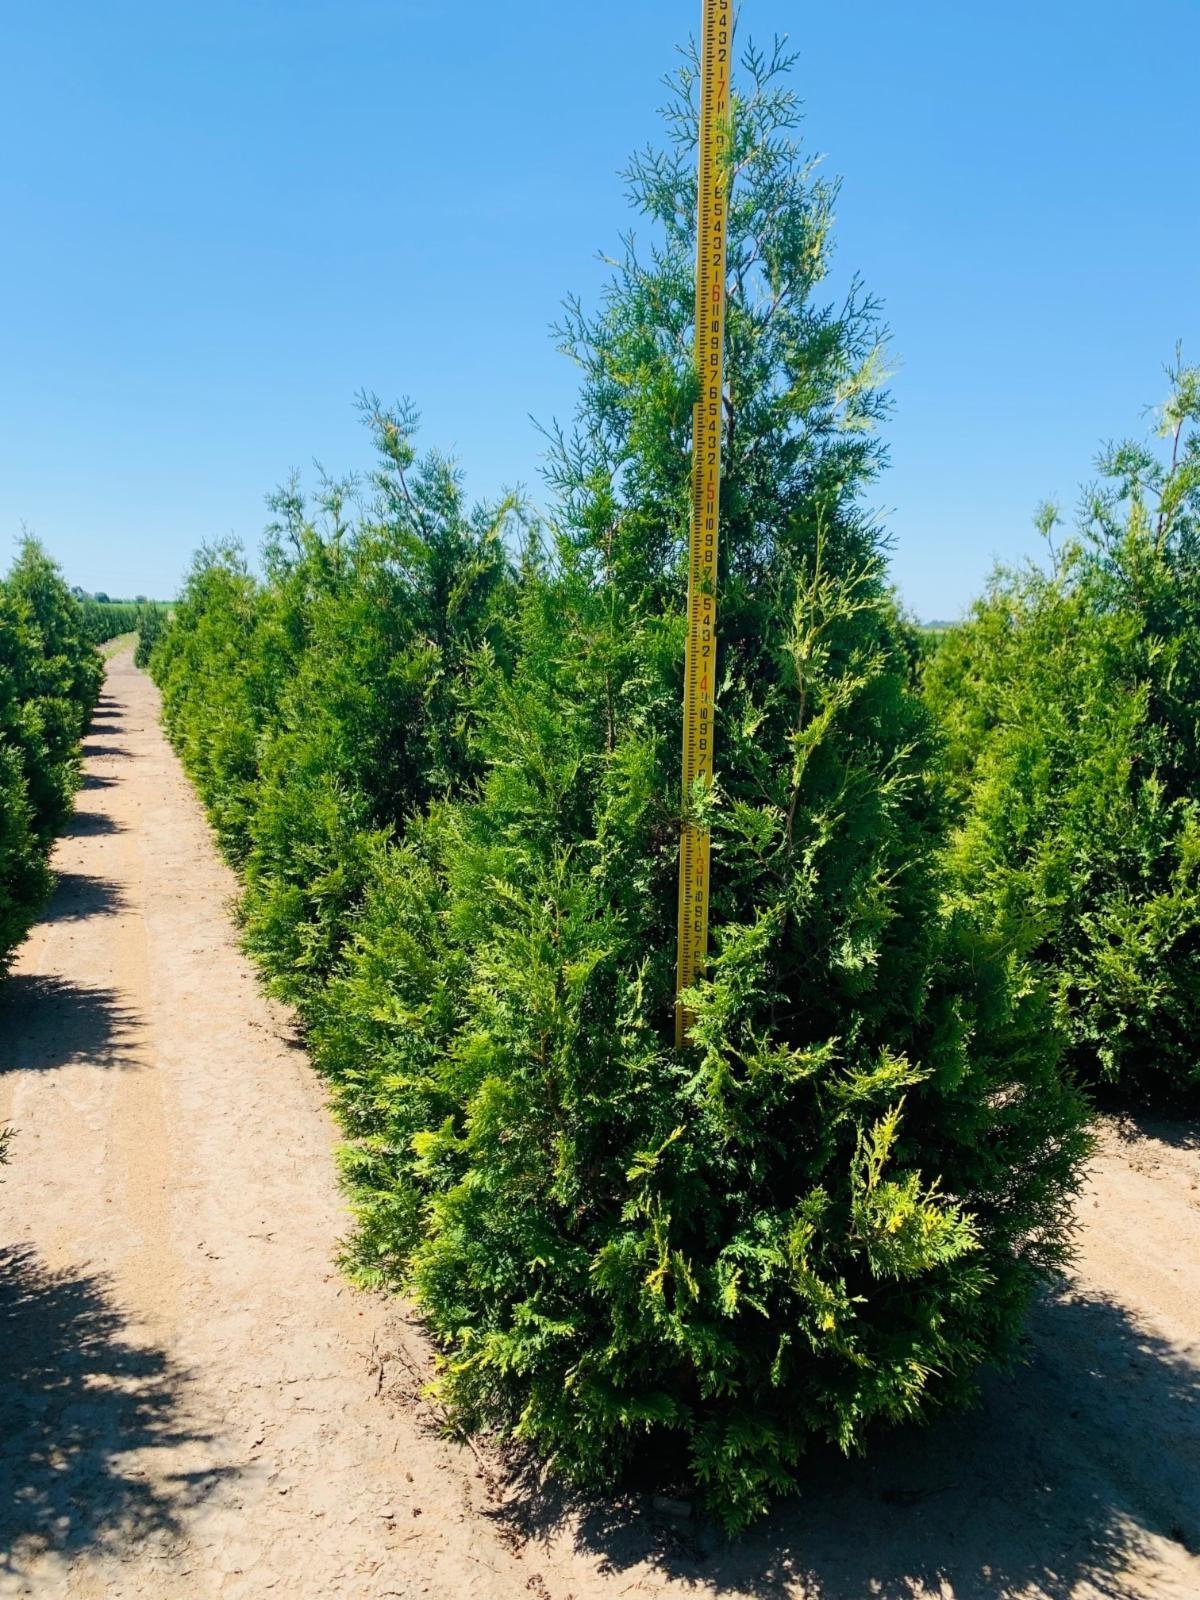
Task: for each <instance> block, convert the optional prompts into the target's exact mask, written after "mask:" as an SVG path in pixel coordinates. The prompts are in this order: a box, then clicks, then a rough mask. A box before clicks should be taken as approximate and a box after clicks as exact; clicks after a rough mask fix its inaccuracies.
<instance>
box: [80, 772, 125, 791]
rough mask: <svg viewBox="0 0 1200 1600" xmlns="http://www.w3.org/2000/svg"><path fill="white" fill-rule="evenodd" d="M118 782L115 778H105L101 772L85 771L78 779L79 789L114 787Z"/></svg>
mask: <svg viewBox="0 0 1200 1600" xmlns="http://www.w3.org/2000/svg"><path fill="white" fill-rule="evenodd" d="M117 783H118V779H116V778H106V777H105V776H104V774H103V773H101V772H85V773H84V775H83V777H82V778H81V779H80V780H79V787H80V788H81V789H115V788H116V786H117Z"/></svg>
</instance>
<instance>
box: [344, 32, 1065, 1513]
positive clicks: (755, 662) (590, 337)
mask: <svg viewBox="0 0 1200 1600" xmlns="http://www.w3.org/2000/svg"><path fill="white" fill-rule="evenodd" d="M787 65H788V63H787V61H786V60H785V59H784V58H781V57H780V56H779V55H778V54H776V55H774V56H771V57H763V56H760V55H758V54H756V53H755V52H754V51H753V50H751V51H748V52H747V53H746V55H745V57H744V61H743V72H742V81H741V88H740V92H739V94H738V96H737V98H736V100H735V114H734V129H733V137H732V147H731V154H730V173H731V177H732V183H733V191H732V207H731V227H730V254H729V287H730V315H729V347H728V405H727V472H726V479H725V483H724V486H723V491H722V492H723V514H724V521H723V539H724V546H723V569H722V576H721V593H720V635H721V652H722V654H721V664H720V671H719V674H718V676H719V680H720V697H719V708H718V751H719V754H718V768H719V783H718V787H717V790H716V791H715V793H714V794H713V795H712V796H711V798H710V799H709V800H708V801H707V802H706V803H705V804H704V814H705V816H706V818H707V820H708V821H709V823H710V824H711V827H712V830H713V840H714V868H713V906H712V923H713V929H714V935H715V956H714V959H713V962H712V965H711V969H710V972H709V974H708V977H707V978H706V980H705V981H704V982H703V983H701V984H700V985H699V986H698V987H697V989H696V990H695V991H694V993H692V994H691V996H690V1000H691V1004H692V1005H693V1007H694V1010H695V1019H696V1020H695V1025H694V1027H693V1029H692V1032H691V1037H690V1039H689V1041H688V1044H687V1046H686V1048H685V1049H683V1050H682V1051H678V1052H677V1051H676V1050H675V1049H674V1047H673V978H674V972H673V968H674V940H675V911H676V900H675V895H676V871H677V862H678V853H679V831H680V821H681V816H682V813H683V809H684V806H685V804H687V805H692V804H695V803H696V797H694V796H688V797H684V796H681V794H680V785H679V777H678V766H679V746H680V723H681V714H680V700H681V688H682V662H683V641H684V604H685V570H684V551H685V544H686V537H687V522H688V477H689V443H690V439H689V434H690V409H691V404H692V399H693V396H694V393H695V378H694V372H693V369H692V365H691V361H690V353H689V352H690V332H691V329H690V318H691V306H692V270H693V268H692V259H693V249H694V228H695V205H696V192H695V181H694V176H693V169H694V163H695V95H696V74H695V69H694V66H688V67H685V69H684V70H683V71H682V73H681V74H680V77H679V79H678V82H677V83H676V84H675V98H674V101H673V105H672V108H671V110H670V112H669V126H670V132H671V136H672V137H671V142H670V145H669V147H668V149H667V151H666V152H665V153H662V154H656V153H652V154H647V155H643V156H640V157H639V158H637V159H636V160H635V162H634V163H633V165H632V168H631V170H630V175H629V176H630V185H631V190H632V194H633V199H634V203H635V205H636V206H637V208H638V209H639V210H640V212H641V213H642V214H643V215H644V216H645V217H646V218H648V219H649V221H650V223H651V224H652V225H653V233H654V243H653V244H652V245H651V247H650V248H649V250H648V251H647V252H646V253H643V254H641V255H639V254H637V253H636V251H635V247H634V243H633V241H632V240H631V241H629V243H628V245H627V248H626V251H625V253H624V255H623V257H622V259H621V261H620V262H619V263H618V265H617V267H616V270H615V274H614V278H613V281H612V283H611V286H610V288H609V291H608V293H607V295H606V297H605V300H604V303H603V305H602V307H601V309H600V311H599V313H598V314H597V315H595V316H588V315H587V314H585V313H584V311H583V310H582V309H581V308H579V307H578V306H572V307H570V308H569V309H568V314H567V318H566V323H565V327H564V344H565V345H566V348H567V349H568V350H569V351H570V353H571V354H572V355H573V356H574V357H575V359H576V360H577V361H578V362H579V364H580V366H581V369H582V373H583V393H582V400H581V403H580V408H579V414H578V419H577V424H576V426H575V428H574V429H573V430H571V431H569V432H563V433H561V434H555V435H554V436H553V437H554V456H553V465H552V478H551V481H552V483H553V485H554V487H555V489H556V491H557V497H558V501H559V506H560V514H559V520H558V527H557V537H556V539H555V541H554V542H553V545H552V547H551V548H550V549H549V550H548V552H547V555H546V559H545V562H544V565H543V566H542V568H541V569H540V570H538V569H533V568H531V570H530V571H529V573H528V575H527V578H526V582H525V584H524V585H523V587H522V594H521V603H520V612H519V620H518V626H517V636H518V646H519V648H518V656H517V667H516V671H515V673H514V675H513V677H512V679H511V681H509V680H506V679H505V678H504V677H503V676H502V675H500V674H498V673H491V674H486V673H485V674H483V675H482V676H481V677H480V679H479V681H478V688H477V697H478V702H479V706H480V714H481V716H482V718H483V722H482V730H481V738H482V741H483V749H484V753H485V755H486V757H487V774H486V779H485V782H484V785H483V788H482V791H481V793H480V795H479V796H478V798H477V799H475V800H473V801H471V802H470V803H459V804H456V805H440V806H436V807H434V809H433V810H432V812H431V813H430V815H429V817H428V819H427V821H426V822H425V823H424V824H423V825H422V826H421V827H420V828H417V829H410V832H409V835H408V838H407V840H406V843H405V845H404V847H403V848H401V849H394V850H391V851H387V850H383V851H380V852H379V854H378V857H377V863H376V868H375V872H374V875H373V883H372V888H371V890H370V892H369V894H368V896H367V899H366V902H365V904H364V907H363V910H362V913H361V919H360V926H359V931H358V934H357V937H356V939H355V941H354V943H353V944H352V946H351V949H350V953H349V957H348V960H347V962H346V964H345V967H344V969H343V971H342V972H341V973H340V975H339V976H338V977H337V978H336V979H335V981H334V982H333V983H332V984H331V985H330V986H329V988H328V990H327V992H326V994H325V996H324V1000H323V1004H322V1007H321V1013H320V1016H319V1021H318V1027H317V1030H316V1042H317V1046H318V1050H319V1054H320V1059H321V1061H322V1063H323V1065H324V1066H325V1068H326V1070H327V1071H328V1072H329V1073H330V1075H331V1077H332V1078H333V1080H334V1083H335V1086H336V1095H337V1100H338V1105H339V1108H340V1112H341V1115H342V1117H343V1118H344V1120H345V1123H346V1126H347V1127H348V1129H349V1131H350V1133H351V1136H352V1137H351V1139H350V1141H349V1142H348V1145H347V1149H346V1153H345V1170H346V1173H347V1177H348V1181H349V1183H350V1186H351V1190H352V1193H353V1195H354V1199H355V1203H356V1206H357V1209H358V1214H359V1220H360V1233H359V1238H358V1242H357V1246H356V1260H357V1265H358V1270H359V1271H360V1272H362V1273H363V1274H364V1275H366V1276H368V1277H369V1278H372V1279H375V1280H377V1281H378V1280H384V1281H397V1282H402V1283H404V1284H406V1285H408V1286H410V1287H411V1288H413V1289H414V1290H415V1292H416V1294H417V1296H418V1297H419V1301H420V1304H421V1305H422V1307H423V1309H424V1311H425V1314H426V1315H427V1317H428V1318H429V1321H430V1323H431V1325H432V1327H433V1329H434V1330H435V1332H436V1334H437V1335H438V1337H439V1339H440V1340H441V1341H442V1345H443V1349H444V1362H443V1367H442V1383H443V1389H444V1395H445V1398H446V1400H447V1402H448V1403H449V1404H450V1405H452V1406H453V1407H454V1408H456V1410H457V1412H458V1414H459V1415H460V1416H461V1417H462V1418H463V1419H464V1420H465V1421H467V1422H478V1421H487V1422H491V1423H494V1424H498V1425H500V1426H502V1427H505V1428H509V1429H511V1430H513V1431H514V1432H515V1434H516V1435H517V1436H519V1437H520V1438H522V1439H524V1440H526V1441H528V1442H529V1443H530V1444H531V1445H533V1446H534V1447H535V1448H536V1449H537V1450H538V1451H540V1452H541V1453H542V1454H543V1455H545V1456H548V1457H549V1458H551V1459H552V1460H553V1461H554V1462H555V1463H556V1464H557V1465H558V1466H559V1467H560V1468H561V1469H563V1470H565V1471H566V1472H568V1473H569V1474H571V1475H572V1476H574V1477H577V1478H579V1479H581V1480H584V1481H588V1482H596V1481H605V1480H608V1479H611V1478H612V1477H613V1476H614V1475H615V1474H617V1473H619V1472H621V1471H622V1470H623V1469H624V1468H626V1467H627V1466H628V1465H629V1463H630V1462H631V1460H632V1459H633V1458H634V1456H635V1454H636V1455H637V1456H639V1457H640V1458H642V1459H645V1458H646V1456H647V1446H648V1445H649V1446H650V1447H651V1449H650V1452H649V1453H650V1455H653V1453H654V1451H655V1450H657V1449H659V1448H661V1450H662V1451H663V1452H664V1454H665V1457H666V1458H667V1459H670V1460H674V1461H675V1463H676V1465H677V1466H678V1464H679V1463H683V1468H684V1469H685V1470H686V1471H687V1472H688V1473H689V1474H690V1476H691V1477H692V1478H694V1480H696V1482H697V1483H698V1485H699V1487H700V1492H701V1493H702V1494H703V1495H704V1496H705V1498H706V1500H707V1502H708V1504H709V1505H710V1506H711V1507H712V1508H713V1509H714V1510H715V1511H716V1512H717V1513H718V1514H719V1515H721V1516H722V1517H723V1518H724V1519H725V1520H726V1522H727V1523H728V1524H729V1525H731V1526H737V1525H739V1524H741V1523H742V1522H744V1521H745V1520H746V1519H748V1518H749V1517H751V1516H752V1515H754V1514H755V1513H756V1512H758V1511H759V1510H760V1509H761V1508H762V1507H763V1506H764V1505H765V1504H766V1502H767V1501H768V1499H769V1497H770V1496H771V1495H772V1494H773V1493H775V1492H777V1491H781V1490H783V1489H785V1488H787V1486H788V1485H789V1484H790V1483H792V1482H793V1481H794V1478H793V1475H794V1470H795V1468H796V1465H797V1462H798V1460H799V1458H800V1456H801V1454H802V1452H803V1450H804V1449H805V1446H806V1443H807V1442H808V1441H809V1440H810V1439H811V1438H812V1437H813V1436H819V1437H821V1438H825V1439H830V1440H833V1441H836V1443H837V1444H838V1445H840V1446H842V1447H843V1448H846V1449H850V1448H853V1447H855V1446H857V1445H859V1444H860V1443H861V1442H862V1440H863V1439H864V1437H865V1435H866V1433H867V1431H868V1429H869V1428H870V1427H871V1425H872V1424H874V1423H877V1422H885V1421H892V1422H894V1421H898V1420H900V1419H902V1418H908V1417H913V1416H916V1415H918V1414H920V1413H922V1412H923V1411H924V1410H925V1409H926V1408H927V1407H929V1406H931V1405H933V1404H935V1403H937V1402H939V1401H941V1400H945V1399H948V1398H951V1397H953V1396H958V1395H962V1394H963V1393H964V1392H966V1390H967V1389H968V1388H969V1384H970V1377H971V1373H972V1371H973V1369H974V1368H975V1367H976V1366H977V1364H978V1363H979V1361H980V1360H981V1359H983V1358H984V1357H986V1356H989V1355H991V1354H992V1353H994V1352H996V1351H997V1350H999V1349H1002V1348H1003V1347H1004V1346H1005V1345H1006V1343H1007V1342H1008V1340H1009V1339H1010V1338H1011V1336H1012V1334H1013V1331H1014V1328H1015V1327H1016V1325H1017V1321H1018V1319H1019V1316H1020V1312H1021V1309H1022V1306H1023V1304H1024V1302H1025V1299H1026V1296H1027V1294H1028V1292H1029V1289H1030V1286H1031V1284H1032V1283H1033V1282H1034V1281H1035V1279H1036V1278H1037V1276H1038V1274H1039V1273H1040V1272H1042V1271H1044V1270H1045V1269H1047V1268H1048V1267H1050V1266H1052V1265H1053V1264H1054V1263H1056V1262H1057V1261H1059V1260H1060V1258H1061V1256H1062V1253H1063V1248H1064V1245H1063V1225H1064V1217H1065V1214H1066V1211H1067V1208H1068V1202H1069V1197H1070V1193H1071V1190H1072V1186H1073V1183H1074V1173H1075V1169H1076V1163H1077V1160H1078V1157H1079V1155H1080V1152H1081V1149H1082V1147H1083V1144H1084V1137H1083V1134H1082V1133H1081V1118H1082V1112H1081V1106H1080V1101H1079V1098H1078V1096H1077V1095H1076V1093H1075V1092H1074V1091H1073V1090H1072V1089H1071V1088H1069V1087H1068V1086H1067V1085H1066V1084H1065V1083H1064V1081H1063V1080H1062V1078H1061V1077H1060V1075H1059V1072H1058V1067H1057V1060H1056V1048H1057V1047H1056V1044H1055V1040H1054V1035H1053V1032H1052V1030H1049V1029H1048V1028H1047V1027H1046V1020H1047V1019H1046V1014H1045V1006H1044V1003H1043V1000H1042V997H1041V995H1040V992H1039V991H1038V989H1037V988H1036V986H1035V985H1033V984H1028V985H1026V986H1025V987H1024V988H1017V987H1014V986H1013V985H1012V984H1010V982H1009V972H1008V967H1007V963H1006V961H1005V960H1004V959H1003V958H1002V957H1001V956H1000V955H998V954H997V953H996V952H994V951H993V950H992V948H991V947H990V946H989V943H988V941H987V940H986V938H982V937H980V936H979V935H978V934H977V933H976V932H975V930H974V928H973V926H972V924H971V922H970V920H969V918H968V917H967V916H966V915H964V914H960V915H957V916H955V917H953V918H950V919H949V920H944V919H943V918H942V917H941V915H940V914H939V896H940V894H941V891H942V882H941V879H940V877H939V867H938V859H939V851H940V848H941V846H942V844H943V838H944V826H943V807H942V803H941V800H940V797H939V793H938V790H937V786H936V783H935V781H934V779H933V778H932V776H931V771H932V735H931V728H930V721H929V718H928V714H927V712H926V711H925V710H924V708H923V707H922V705H921V704H920V703H919V701H918V700H917V699H916V698H915V697H914V695H913V694H912V693H911V692H910V690H909V688H908V682H909V676H910V669H909V663H908V660H907V656H906V651H905V645H904V641H903V640H902V638H901V631H900V628H899V625H898V622H897V618H896V614H895V610H894V607H893V604H892V601H891V598H890V595H889V592H888V590H887V587H886V583H885V579H884V574H883V570H882V567H881V560H880V543H881V541H880V536H879V534H878V532H877V530H876V529H875V527H874V526H873V524H872V522H871V520H870V519H869V517H868V516H866V515H865V514H864V512H863V510H862V509H861V496H862V495H863V493H864V492H865V490H866V489H867V487H868V486H869V484H870V483H871V481H872V479H873V477H874V475H875V473H876V471H877V469H878V467H879V465H880V461H881V451H880V445H879V442H878V439H877V435H876V432H875V424H876V423H877V421H878V419H879V418H880V416H881V414H882V413H883V411H884V409H885V400H884V397H883V395H882V393H881V391H880V388H879V383H880V379H881V354H880V350H881V330H880V328H879V324H878V318H877V313H876V308H875V306H874V304H873V303H872V301H871V300H870V299H869V298H868V297H867V296H866V295H865V294H864V293H863V292H862V291H861V289H860V288H859V287H858V286H857V285H852V286H851V288H850V290H849V293H848V294H847V295H846V296H845V298H844V299H840V300H838V301H836V302H834V301H832V300H830V299H829V298H828V296H829V293H830V291H829V290H828V288H827V287H825V285H824V280H825V279H826V277H827V274H828V271H829V253H830V224H831V215H832V209H833V203H834V198H835V190H834V187H833V186H832V185H830V184H829V183H826V182H824V181H823V180H822V179H821V178H820V177H819V176H818V174H817V172H816V170H815V168H814V165H813V164H812V163H811V162H809V161H808V160H806V159H805V158H804V156H803V155H802V153H801V152H800V150H799V148H798V146H797V143H796V140H795V132H794V130H795V127H796V123H797V107H796V101H795V99H794V98H793V96H792V94H791V92H790V91H789V90H788V88H787V86H786V82H785V81H784V79H783V78H782V74H783V72H784V70H785V68H786V66H787ZM664 1470H667V1469H666V1467H665V1466H664Z"/></svg>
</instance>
